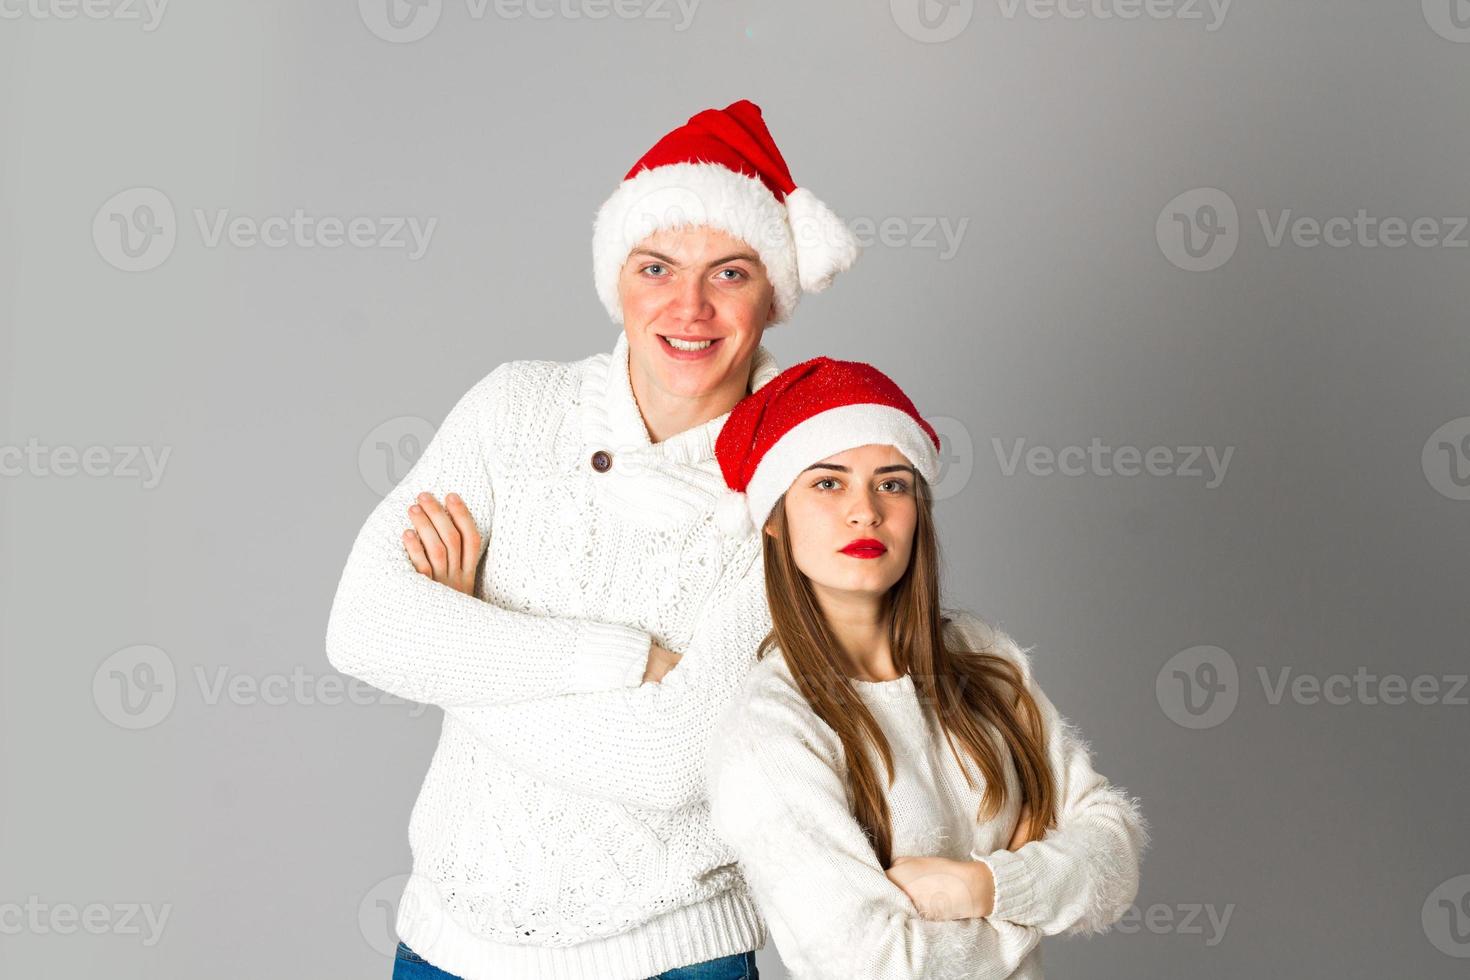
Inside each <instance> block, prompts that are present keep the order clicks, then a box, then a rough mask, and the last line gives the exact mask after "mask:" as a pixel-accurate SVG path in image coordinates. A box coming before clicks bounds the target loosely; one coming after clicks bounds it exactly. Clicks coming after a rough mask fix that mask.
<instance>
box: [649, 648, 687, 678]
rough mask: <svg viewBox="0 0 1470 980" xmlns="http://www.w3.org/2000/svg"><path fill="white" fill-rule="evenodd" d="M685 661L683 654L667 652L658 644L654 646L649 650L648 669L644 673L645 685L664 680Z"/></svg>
mask: <svg viewBox="0 0 1470 980" xmlns="http://www.w3.org/2000/svg"><path fill="white" fill-rule="evenodd" d="M683 659H684V655H683V654H682V653H674V652H673V651H672V650H665V649H664V648H663V647H661V646H659V645H658V644H657V643H655V644H653V645H652V646H650V647H649V648H648V667H647V669H645V670H644V671H643V683H645V684H647V683H648V682H649V681H653V682H654V683H657V682H659V681H661V680H663V679H664V675H665V674H667V673H668V672H669V671H671V670H673V669H674V668H675V667H677V666H678V665H679V661H680V660H683Z"/></svg>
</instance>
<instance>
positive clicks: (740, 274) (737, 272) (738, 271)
mask: <svg viewBox="0 0 1470 980" xmlns="http://www.w3.org/2000/svg"><path fill="white" fill-rule="evenodd" d="M720 272H733V273H735V275H736V277H737V278H740V279H744V278H745V272H744V270H742V269H721V270H720Z"/></svg>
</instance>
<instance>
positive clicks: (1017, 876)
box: [976, 851, 1036, 922]
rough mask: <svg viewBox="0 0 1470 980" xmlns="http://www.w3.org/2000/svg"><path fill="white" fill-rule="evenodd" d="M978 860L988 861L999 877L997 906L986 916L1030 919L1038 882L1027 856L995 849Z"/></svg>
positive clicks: (1023, 920)
mask: <svg viewBox="0 0 1470 980" xmlns="http://www.w3.org/2000/svg"><path fill="white" fill-rule="evenodd" d="M976 860H978V861H980V862H981V863H983V864H985V865H987V866H988V867H989V868H990V873H991V875H992V876H993V877H994V878H995V907H994V908H992V909H991V912H990V915H988V916H986V918H988V919H1009V920H1014V921H1021V922H1028V921H1030V919H1029V918H1028V916H1029V915H1030V914H1031V913H1032V912H1034V911H1035V909H1034V906H1035V904H1036V887H1035V885H1036V882H1035V877H1034V876H1033V875H1032V872H1031V868H1030V867H1029V866H1028V865H1027V864H1026V859H1025V858H1023V857H1021V855H1019V854H1017V853H1016V852H1014V851H992V852H991V853H989V854H986V855H985V856H984V857H979V858H976Z"/></svg>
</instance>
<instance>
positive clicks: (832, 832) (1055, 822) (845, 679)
mask: <svg viewBox="0 0 1470 980" xmlns="http://www.w3.org/2000/svg"><path fill="white" fill-rule="evenodd" d="M938 450H939V439H938V437H937V436H936V435H935V432H934V429H933V428H932V427H931V426H930V425H929V424H928V423H927V422H925V421H924V420H923V419H922V418H920V417H919V415H918V413H917V411H916V410H915V409H914V406H913V404H912V402H911V401H910V400H909V399H908V398H907V397H906V396H905V395H904V393H903V392H902V391H901V390H900V389H899V388H898V387H897V386H896V385H895V384H894V383H893V382H892V381H891V380H890V379H889V378H888V377H887V376H885V375H883V374H882V373H881V372H879V371H877V370H876V369H875V368H873V367H871V366H869V365H867V364H862V363H857V362H850V361H835V360H832V359H829V358H826V357H818V358H814V359H812V360H809V361H806V362H804V363H802V364H798V365H795V366H793V367H791V368H789V369H788V370H786V371H785V372H782V373H781V374H780V375H778V376H777V377H775V378H774V379H772V380H771V381H770V382H768V383H767V385H765V386H764V387H762V388H761V390H760V391H758V392H756V393H754V394H752V395H751V396H749V397H747V398H746V399H745V400H744V401H742V402H741V403H740V404H739V405H737V406H736V408H735V410H734V411H733V412H732V414H731V417H730V418H729V420H727V422H726V424H725V425H724V427H723V428H722V430H721V433H720V436H719V439H718V441H717V443H716V448H715V453H716V457H717V458H718V460H719V463H720V467H721V470H722V472H723V474H724V476H725V481H726V485H727V487H728V488H729V490H730V491H731V492H730V493H729V494H728V496H727V497H726V499H724V500H722V501H721V502H720V504H719V512H720V514H721V516H722V519H723V521H724V523H725V524H726V526H727V527H729V528H730V529H731V530H732V531H733V530H738V529H739V528H740V526H741V525H742V524H743V523H744V522H746V521H748V522H750V523H749V524H746V525H745V526H746V527H747V529H749V528H750V527H751V526H752V525H753V527H756V528H760V529H761V531H762V533H763V535H764V537H763V539H762V541H763V545H764V548H763V551H764V562H765V579H766V591H767V599H768V602H769V604H770V610H771V621H772V624H773V627H774V628H773V630H772V632H771V634H770V635H769V636H768V637H766V639H765V641H764V642H763V643H762V644H761V647H760V650H759V654H758V656H759V658H760V660H759V662H758V664H757V665H756V667H755V668H753V670H752V671H751V673H750V674H749V675H748V676H747V678H746V681H745V684H744V686H743V688H742V690H741V692H740V693H739V694H738V695H737V696H736V699H735V700H734V701H733V702H732V703H731V705H730V706H729V708H728V709H727V710H726V711H725V712H724V714H723V716H722V718H721V723H720V725H719V727H718V728H717V730H716V734H715V736H714V740H713V742H712V749H711V755H710V766H709V771H708V779H709V791H710V793H709V795H710V805H711V809H712V815H713V819H714V825H715V828H716V830H717V832H718V833H719V834H720V835H721V836H722V837H723V838H724V839H725V841H726V842H727V843H728V844H729V845H730V848H731V850H732V851H733V854H734V856H735V857H737V858H738V860H739V863H740V867H741V870H742V871H743V873H744V877H745V879H746V881H747V882H748V883H749V885H750V887H751V889H752V892H753V894H754V896H755V898H756V901H757V903H758V905H759V906H760V908H761V911H762V914H763V916H764V917H765V919H766V921H767V924H768V925H769V927H770V934H771V936H772V938H774V939H775V941H776V946H777V948H778V949H779V951H780V953H781V958H782V960H783V961H784V962H785V963H786V965H787V967H788V968H789V969H790V970H791V972H792V975H793V976H794V977H798V978H826V977H833V978H839V977H840V978H843V980H848V978H853V977H861V978H864V980H869V978H894V980H897V978H910V977H912V978H919V977H923V978H929V980H934V978H945V977H955V978H959V977H965V978H990V977H994V978H1001V977H1015V978H1037V977H1041V976H1042V970H1041V959H1040V950H1039V948H1038V942H1039V940H1040V937H1041V936H1042V935H1051V934H1056V933H1061V932H1066V931H1070V932H1101V931H1106V930H1107V929H1108V928H1109V927H1110V926H1111V924H1112V923H1113V922H1115V921H1117V919H1118V918H1120V917H1121V916H1122V914H1123V912H1124V911H1125V909H1126V907H1127V906H1128V904H1129V903H1130V902H1131V901H1132V900H1133V898H1134V896H1135V895H1136V893H1137V887H1138V865H1139V860H1140V857H1141V854H1142V851H1143V849H1144V847H1145V846H1146V842H1147V830H1146V825H1145V822H1144V820H1143V818H1142V816H1141V814H1140V813H1139V811H1138V809H1137V805H1136V803H1135V802H1134V801H1133V800H1131V799H1130V798H1129V797H1127V796H1126V795H1124V794H1123V793H1122V792H1121V791H1120V790H1118V789H1117V788H1114V787H1111V786H1109V784H1108V783H1107V781H1106V780H1105V779H1103V777H1101V776H1100V775H1098V774H1097V773H1096V772H1094V771H1093V769H1092V766H1091V761H1090V759H1089V755H1088V750H1087V747H1086V745H1085V744H1084V743H1083V742H1082V741H1081V740H1080V738H1079V737H1078V736H1077V734H1076V732H1075V731H1074V730H1073V729H1071V727H1070V726H1069V724H1068V723H1067V722H1066V720H1065V719H1063V718H1062V717H1061V716H1060V715H1059V714H1058V713H1057V710H1056V709H1055V708H1054V707H1053V706H1052V704H1051V702H1050V701H1049V700H1048V699H1047V697H1046V695H1045V694H1043V693H1042V691H1041V689H1040V688H1039V687H1037V686H1036V683H1035V681H1034V679H1033V677H1032V673H1031V666H1030V663H1029V660H1028V658H1027V656H1026V654H1025V653H1024V652H1023V651H1022V650H1020V649H1019V648H1017V646H1016V644H1015V643H1014V642H1013V641H1012V640H1011V638H1010V637H1009V636H1007V635H1006V634H1004V633H1003V632H1000V631H998V630H994V629H991V628H989V627H988V626H987V625H986V624H985V623H984V621H982V620H981V619H979V618H978V617H976V616H973V615H971V614H969V613H967V612H964V611H962V610H957V609H947V608H941V606H940V601H939V595H940V589H939V581H938V564H939V562H938V547H937V540H936V537H935V531H934V523H933V515H932V510H931V506H932V505H931V497H930V490H929V485H930V482H931V481H933V480H934V479H935V478H936V475H937V471H938ZM772 654H775V655H772Z"/></svg>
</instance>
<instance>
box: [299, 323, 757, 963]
mask: <svg viewBox="0 0 1470 980" xmlns="http://www.w3.org/2000/svg"><path fill="white" fill-rule="evenodd" d="M779 370H780V369H779V367H778V366H777V365H776V363H775V361H774V358H773V357H772V356H771V354H770V352H769V351H767V350H766V349H765V348H764V347H762V348H759V349H758V350H757V353H756V357H755V361H754V365H753V370H752V377H751V385H752V387H753V388H756V389H758V388H760V387H761V386H763V385H764V384H766V382H768V381H769V380H770V379H771V378H772V377H774V376H775V375H776V374H777V373H779ZM727 418H728V414H727V415H723V416H720V417H719V418H716V419H713V420H711V421H709V422H707V423H705V424H703V425H699V426H695V427H693V428H690V429H687V430H685V431H683V432H680V433H678V434H676V435H674V436H672V437H670V438H668V439H665V440H663V441H662V442H658V443H652V442H651V441H650V439H649V435H648V431H647V428H646V427H645V425H644V423H643V420H642V416H641V415H640V414H639V411H638V406H637V403H636V401H635V399H634V397H633V391H632V387H631V383H630V380H629V376H628V343H627V336H626V335H625V334H623V333H621V332H620V333H619V336H618V340H617V342H616V345H615V346H614V348H613V350H612V353H611V354H608V353H600V354H595V355H593V356H590V357H587V358H585V359H583V360H580V361H573V362H552V361H533V360H523V361H510V362H507V363H505V364H502V365H500V366H499V367H497V368H495V369H494V370H493V371H491V372H490V373H489V374H488V375H487V376H486V377H485V378H483V379H482V380H481V381H480V382H478V383H477V384H476V385H475V386H474V387H473V388H471V389H470V390H469V392H468V393H466V394H465V395H464V396H463V397H462V398H461V399H460V400H459V401H458V403H456V404H455V406H454V407H453V409H452V410H451V411H450V412H449V414H448V416H447V417H446V418H445V420H444V424H443V425H442V426H441V427H440V429H439V431H438V432H437V433H436V435H435V436H434V438H433V440H432V441H431V442H430V443H429V445H428V446H427V447H426V448H425V449H424V452H423V455H422V456H421V457H420V458H419V460H418V461H417V463H416V464H415V465H414V467H413V468H412V470H411V471H410V472H409V473H408V475H407V476H406V477H405V478H404V479H403V481H402V483H400V484H399V485H398V486H397V487H396V488H395V489H394V490H393V491H392V492H391V493H389V494H388V496H387V497H385V498H384V499H383V501H382V502H381V503H380V504H378V505H377V507H375V508H374V509H373V511H372V513H371V515H370V516H369V517H368V519H367V522H366V523H365V524H364V525H363V527H362V530H361V531H360V532H359V533H358V535H357V538H356V540H355V542H354V543H353V545H352V550H351V553H350V555H349V556H348V559H347V566H346V568H345V569H344V570H343V573H342V577H341V581H340V583H339V585H338V588H337V592H336V596H335V598H334V600H333V603H332V609H331V615H330V619H329V622H328V625H327V634H326V647H327V656H328V659H329V660H330V662H331V663H332V665H333V666H334V667H336V668H337V669H338V670H341V671H343V672H344V673H347V674H351V675H353V676H356V677H359V678H362V679H363V680H365V681H368V682H369V683H371V684H373V685H375V686H377V687H379V688H382V689H383V690H385V691H389V692H391V693H393V694H397V695H400V696H402V697H404V698H408V699H411V700H415V701H420V702H425V703H429V704H436V705H440V706H442V707H443V708H444V712H445V714H444V721H443V728H442V731H441V733H440V737H439V745H438V748H437V750H436V751H435V753H434V757H433V760H432V762H431V763H430V765H429V771H428V773H427V775H426V776H425V778H424V783H423V787H422V789H421V790H420V793H419V797H418V801H417V803H416V804H415V805H414V808H413V814H412V817H411V818H410V822H409V843H410V845H411V849H412V852H413V874H412V875H410V878H409V883H408V885H407V887H406V889H405V891H404V895H403V899H402V901H401V902H400V905H399V909H398V915H397V922H396V925H397V930H398V934H399V936H400V937H401V938H402V939H403V941H405V942H406V943H408V944H409V945H410V946H411V947H413V948H414V950H415V951H416V952H418V953H419V954H420V955H422V956H423V957H424V958H425V959H427V960H429V961H430V962H431V963H433V964H435V965H437V966H439V967H440V968H442V969H444V970H447V971H449V972H450V973H453V974H457V975H459V976H462V977H465V978H466V980H490V978H494V980H504V978H517V980H519V978H531V980H535V978H542V977H544V978H557V980H566V978H583V977H586V978H596V980H621V978H629V980H631V978H643V977H649V976H653V975H654V974H657V973H660V972H662V971H664V970H668V969H672V968H674V967H678V966H683V965H687V964H691V963H697V962H701V961H703V960H707V959H713V958H715V957H719V956H725V955H729V954H732V953H740V952H746V951H749V950H753V949H757V948H760V947H761V946H763V945H764V943H765V927H764V923H763V922H762V920H761V918H760V916H759V914H758V912H757V910H756V908H755V906H754V904H753V901H752V898H751V896H750V894H749V891H748V889H747V888H746V886H745V884H744V881H743V879H742V878H741V876H740V874H739V873H738V871H737V869H736V868H735V865H734V859H733V855H732V854H731V853H730V851H729V849H728V848H727V847H726V846H725V845H724V844H723V843H722V842H721V841H720V840H719V839H718V838H717V837H716V836H715V834H714V832H713V830H712V828H711V826H710V821H709V811H708V803H707V799H706V797H705V785H704V771H703V766H704V763H705V760H706V755H707V749H708V741H709V738H710V734H711V731H712V729H713V725H714V721H715V719H716V718H717V717H718V716H719V713H720V711H721V709H723V708H724V707H725V706H726V705H727V704H728V702H729V700H730V698H731V697H733V696H734V694H735V692H736V691H737V690H738V689H739V685H740V682H741V681H742V679H743V678H744V676H745V675H746V674H747V673H748V671H749V669H750V667H751V666H752V665H753V664H754V663H755V650H756V647H757V646H758V645H759V642H760V640H761V639H762V638H763V637H764V636H765V635H766V633H767V632H768V631H769V630H770V628H771V623H770V617H769V613H768V611H767V608H766V601H765V583H764V579H763V571H762V567H761V563H760V561H759V557H760V541H759V539H758V537H756V536H751V537H749V538H746V539H743V540H736V539H732V538H727V537H724V536H723V535H722V534H721V533H720V531H719V529H718V527H717V526H716V525H715V523H714V521H713V510H714V501H715V497H716V493H717V492H718V491H719V490H720V489H721V488H722V487H723V485H724V484H723V480H722V479H721V476H720V472H719V469H718V467H717V465H716V463H715V460H714V452H713V447H714V441H715V437H716V436H717V435H718V434H719V431H720V428H721V426H723V424H724V422H725V420H726V419H727ZM599 451H602V452H604V453H606V454H607V456H606V457H604V456H602V455H601V454H600V453H599ZM609 458H610V465H606V466H604V465H601V464H602V463H605V462H607V461H608V459H609ZM421 491H428V492H430V493H433V494H434V495H435V496H437V497H438V498H439V499H440V500H441V501H442V500H443V498H444V496H445V494H447V493H448V492H450V491H454V492H455V493H457V494H459V495H460V496H461V497H463V499H464V501H465V503H466V505H467V506H468V507H469V510H470V513H471V514H472V515H473V516H474V519H475V522H476V524H477V525H478V526H479V528H480V531H481V536H482V538H483V539H484V540H485V542H486V549H487V553H486V557H485V559H484V563H483V569H482V572H481V577H480V578H479V580H478V583H477V586H476V595H475V596H468V595H464V594H462V593H459V592H456V591H454V590H453V589H451V588H449V587H447V586H445V585H442V584H439V583H436V582H434V581H432V580H430V579H428V578H426V577H424V576H422V575H420V574H418V573H417V572H416V571H415V570H414V568H413V566H412V564H411V563H410V561H409V559H408V555H407V552H406V551H405V549H404V546H403V544H402V540H401V535H402V532H403V530H404V529H405V528H406V527H408V515H407V507H408V505H409V503H411V502H412V498H413V497H414V496H415V495H416V494H417V493H419V492H421ZM650 642H657V643H659V644H660V645H662V646H664V647H666V648H667V649H670V650H673V651H675V652H677V653H681V654H683V659H682V660H681V661H680V663H679V664H678V666H677V667H675V668H674V669H673V670H672V671H670V672H669V673H668V674H667V675H666V676H665V678H664V679H663V681H662V682H661V683H648V684H644V683H642V676H643V671H644V667H645V665H646V662H647V656H648V650H649V644H650Z"/></svg>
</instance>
